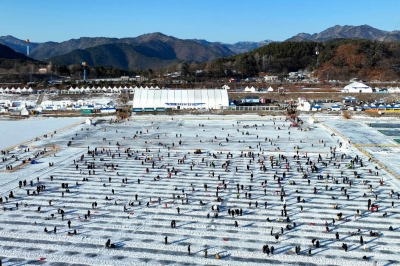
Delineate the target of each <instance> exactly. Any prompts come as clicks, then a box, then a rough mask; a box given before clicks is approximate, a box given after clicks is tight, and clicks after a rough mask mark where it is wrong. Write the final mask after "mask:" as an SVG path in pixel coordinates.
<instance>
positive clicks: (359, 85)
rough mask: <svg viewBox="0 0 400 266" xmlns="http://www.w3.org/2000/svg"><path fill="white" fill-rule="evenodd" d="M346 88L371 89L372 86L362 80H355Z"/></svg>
mask: <svg viewBox="0 0 400 266" xmlns="http://www.w3.org/2000/svg"><path fill="white" fill-rule="evenodd" d="M344 88H345V89H369V88H370V87H369V86H367V85H365V84H363V83H361V82H357V81H354V82H352V83H350V84H349V85H347V86H346V87H344Z"/></svg>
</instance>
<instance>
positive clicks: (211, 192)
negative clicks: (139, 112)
mask: <svg viewBox="0 0 400 266" xmlns="http://www.w3.org/2000/svg"><path fill="white" fill-rule="evenodd" d="M57 120H58V119H52V120H50V119H49V120H46V121H45V122H44V124H46V122H47V123H50V122H51V123H50V124H53V125H54V127H49V128H48V129H47V130H44V132H40V134H38V135H42V134H45V133H49V131H53V130H56V129H57V128H60V127H64V126H66V125H67V124H68V123H70V124H72V123H75V122H77V121H79V120H74V121H73V120H71V121H69V122H68V123H67V122H65V123H63V124H61V122H60V124H59V126H57V127H55V121H57ZM303 120H304V121H308V117H304V119H303ZM318 120H319V123H316V124H313V125H308V124H307V122H304V124H303V125H302V130H300V129H299V128H297V127H291V123H290V122H289V121H285V118H284V117H260V116H251V115H248V116H210V117H208V116H204V117H202V116H174V117H173V119H172V118H171V117H167V116H165V117H164V116H149V117H132V119H131V120H130V121H128V122H124V123H118V124H109V123H102V124H98V125H97V126H86V125H78V126H75V127H72V128H69V129H67V130H65V131H62V132H59V133H57V134H55V135H54V136H53V137H51V138H42V137H41V138H39V139H38V140H37V141H35V142H32V143H30V144H29V143H28V144H27V146H28V147H31V148H30V150H29V151H28V150H26V149H21V150H13V151H11V152H10V153H9V154H5V155H1V156H0V157H2V158H3V161H2V162H1V161H0V167H1V169H2V171H1V172H0V196H1V197H2V201H3V203H2V205H1V207H2V208H3V210H1V211H2V215H1V216H0V232H1V239H2V244H1V245H0V258H1V259H2V262H3V265H28V264H45V265H272V264H273V265H350V264H351V265H373V263H374V262H375V261H376V262H377V265H397V264H398V263H399V262H400V257H399V251H400V228H399V225H398V220H399V218H400V213H399V212H400V209H399V208H400V199H399V198H398V195H399V194H398V193H399V192H400V189H399V181H398V179H397V178H396V177H397V176H398V175H399V173H400V170H399V169H398V168H397V167H398V166H397V165H399V163H400V162H399V161H398V160H399V159H397V158H398V156H396V153H397V149H398V146H397V144H396V143H394V142H393V139H391V138H390V137H387V136H384V135H383V134H381V133H379V132H378V131H377V129H374V128H371V127H369V126H368V125H367V122H368V121H364V120H363V119H361V118H360V119H357V120H356V119H354V120H348V121H344V120H342V119H341V118H339V117H323V116H321V117H318ZM36 122H39V121H36ZM12 123H17V122H12ZM0 125H1V124H0ZM31 126H32V125H31ZM43 127H44V125H43ZM10 128H14V130H15V132H14V133H15V134H17V132H19V131H20V128H21V126H18V127H17V126H11V124H10ZM7 134H8V135H12V134H11V133H10V131H7V133H6V135H7ZM35 136H37V135H33V133H32V135H29V136H27V137H26V138H25V139H29V138H32V137H35ZM25 139H21V141H23V140H25ZM69 141H70V143H69V146H68V145H67V144H68V142H69ZM49 145H53V146H54V147H59V149H57V151H56V152H55V156H54V154H53V153H50V154H47V153H46V152H45V151H44V149H43V147H49ZM8 146H10V145H8ZM196 149H200V150H201V154H195V153H194V151H195V150H196ZM47 152H48V151H47ZM37 154H39V155H37ZM45 155H47V156H45ZM35 156H36V158H35V159H36V160H37V161H38V164H26V165H25V166H24V167H21V168H20V169H18V170H16V171H6V167H9V166H13V167H14V168H15V169H16V168H17V167H19V165H21V160H24V161H27V160H29V159H32V158H34V157H35ZM16 157H18V158H19V160H18V161H16V160H15V158H16ZM369 157H372V159H371V160H369ZM4 159H7V160H6V161H4ZM375 160H376V161H375ZM50 164H53V166H49V165H50ZM314 167H315V170H311V168H314ZM19 181H21V182H22V183H21V185H19ZM23 181H26V184H24V182H23ZM31 182H32V185H31ZM65 184H68V187H66V185H65ZM41 186H45V188H43V189H40V188H41ZM38 188H39V190H40V191H39V195H37V194H38V193H37V192H38ZM392 190H393V195H391V191H392ZM11 191H12V192H13V194H14V198H13V197H9V196H10V192H11ZM34 191H35V194H36V195H32V194H33V192H34ZM28 194H29V195H28ZM136 195H137V197H136ZM6 197H8V199H7V200H8V201H7V200H6ZM368 200H370V201H371V204H375V206H378V209H376V208H375V209H374V211H371V209H370V208H368ZM17 203H18V207H17ZM334 205H337V208H333V206H334ZM392 206H393V207H392ZM39 207H40V211H38V208H39ZM217 209H218V210H217ZM284 209H286V213H285V210H284ZM60 210H62V211H64V215H63V216H62V215H61V213H60ZM236 210H237V212H236ZM357 210H358V213H359V215H357ZM88 211H89V212H90V216H88ZM232 213H233V214H232ZM240 213H241V214H242V215H240ZM339 213H341V218H340V219H337V216H338V214H339ZM85 215H86V217H85ZM383 216H385V217H383ZM288 218H289V220H288ZM68 221H71V224H70V228H69V225H68ZM172 221H175V222H176V227H175V228H173V227H172V226H171V222H172ZM235 222H237V224H236V225H235ZM326 227H328V231H326V229H327V228H326ZM390 227H391V228H392V229H393V230H389V228H390ZM45 228H46V229H47V230H48V232H44V230H45ZM54 228H56V232H54ZM358 229H359V231H358ZM74 230H76V233H77V234H76V235H75V234H74ZM371 230H372V231H373V232H374V233H376V235H377V236H376V237H375V236H371V235H370V231H371ZM336 234H337V235H336ZM165 237H167V244H166V243H165ZM360 237H362V239H363V241H362V242H360ZM336 238H338V240H337V239H336ZM107 239H110V241H111V243H112V244H114V245H115V248H105V243H106V241H107ZM313 239H315V240H316V241H319V247H316V246H314V245H313V244H312V240H313ZM343 243H344V244H346V245H347V246H348V250H347V251H345V250H344V249H343V248H342V245H343ZM189 245H190V251H191V253H190V255H189V254H188V247H189ZM265 245H268V249H269V251H270V248H271V247H272V246H273V247H274V254H266V253H263V246H265ZM296 246H300V248H301V250H300V252H299V254H298V255H296V253H295V247H296ZM309 250H310V252H311V255H308V254H309ZM205 251H207V257H206V256H205ZM217 254H218V255H219V259H216V255H217ZM364 256H365V259H363V257H364Z"/></svg>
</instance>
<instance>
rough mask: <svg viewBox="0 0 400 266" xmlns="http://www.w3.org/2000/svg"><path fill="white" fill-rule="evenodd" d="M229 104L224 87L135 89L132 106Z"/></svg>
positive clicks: (155, 107)
mask: <svg viewBox="0 0 400 266" xmlns="http://www.w3.org/2000/svg"><path fill="white" fill-rule="evenodd" d="M224 106H229V99H228V91H227V90H225V89H209V90H208V89H204V90H200V89H193V90H135V91H134V96H133V108H134V109H135V108H143V109H145V108H154V109H157V108H175V109H199V108H206V109H221V108H222V107H224Z"/></svg>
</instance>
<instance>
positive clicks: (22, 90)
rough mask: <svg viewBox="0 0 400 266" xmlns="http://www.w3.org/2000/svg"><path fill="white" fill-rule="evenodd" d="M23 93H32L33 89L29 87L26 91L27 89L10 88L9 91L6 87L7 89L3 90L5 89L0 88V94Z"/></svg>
mask: <svg viewBox="0 0 400 266" xmlns="http://www.w3.org/2000/svg"><path fill="white" fill-rule="evenodd" d="M23 92H28V93H32V92H33V89H32V88H31V87H29V88H28V89H27V88H22V89H21V88H19V87H18V88H16V89H15V88H14V87H13V88H11V89H9V88H8V87H7V88H5V89H3V88H0V93H23Z"/></svg>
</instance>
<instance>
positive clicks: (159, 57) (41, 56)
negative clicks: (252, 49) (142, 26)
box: [0, 32, 234, 69]
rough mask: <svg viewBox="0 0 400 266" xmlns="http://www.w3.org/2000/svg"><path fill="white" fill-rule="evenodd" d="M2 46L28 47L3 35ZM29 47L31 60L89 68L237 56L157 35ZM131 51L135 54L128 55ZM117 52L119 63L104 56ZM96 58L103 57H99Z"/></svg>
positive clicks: (215, 47)
mask: <svg viewBox="0 0 400 266" xmlns="http://www.w3.org/2000/svg"><path fill="white" fill-rule="evenodd" d="M0 43H2V44H4V45H7V46H9V47H11V48H13V49H14V50H15V51H17V52H21V53H26V45H27V44H26V42H25V41H23V40H20V39H17V38H14V37H12V36H3V37H0ZM29 47H30V54H29V56H30V57H32V58H34V59H37V60H43V61H52V62H53V63H56V64H79V63H80V62H82V61H87V62H88V64H89V65H92V63H93V64H94V65H97V62H104V61H105V62H106V63H110V64H109V65H110V66H114V67H123V68H128V67H135V68H143V69H144V68H149V67H154V66H155V65H156V64H159V63H161V65H160V66H161V67H162V66H166V65H168V64H173V63H176V62H179V61H186V62H206V61H209V60H213V59H216V58H219V57H226V56H231V55H233V54H234V53H233V52H232V51H231V50H229V48H227V47H225V46H223V45H222V44H219V43H210V44H209V45H204V44H201V43H199V42H196V41H193V40H181V39H178V38H175V37H172V36H167V35H164V34H162V33H158V32H157V33H151V34H144V35H141V36H138V37H134V38H121V39H118V38H104V37H98V38H87V37H82V38H79V39H72V40H68V41H64V42H60V43H57V42H45V43H29ZM107 49H109V50H107ZM130 52H132V53H133V54H129V53H130ZM102 53H103V54H102ZM114 53H115V54H116V56H117V57H118V58H119V60H116V59H115V58H114V59H113V58H109V59H105V58H104V56H105V55H108V56H113V54H114ZM121 53H122V54H121ZM97 56H99V57H102V58H96V57H97ZM135 58H137V60H138V61H136V60H135ZM146 58H147V60H146ZM117 61H118V62H117ZM92 66H93V65H92Z"/></svg>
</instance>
